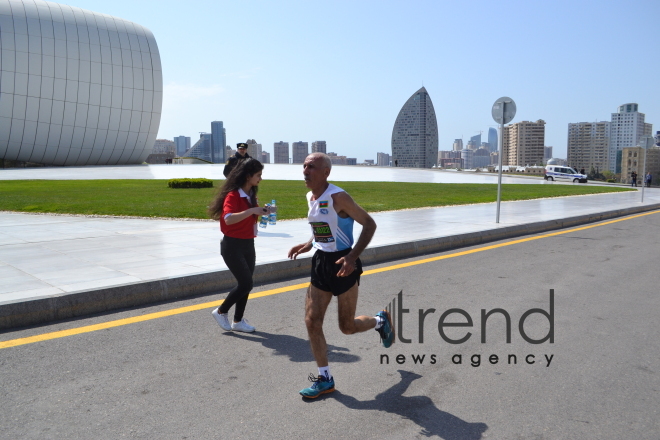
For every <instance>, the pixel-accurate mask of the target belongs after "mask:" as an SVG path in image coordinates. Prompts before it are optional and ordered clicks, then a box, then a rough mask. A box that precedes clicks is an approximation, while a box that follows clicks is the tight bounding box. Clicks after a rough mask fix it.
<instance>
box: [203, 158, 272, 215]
mask: <svg viewBox="0 0 660 440" xmlns="http://www.w3.org/2000/svg"><path fill="white" fill-rule="evenodd" d="M263 169H264V166H263V164H262V163H261V162H259V161H258V160H257V159H253V158H251V157H248V158H246V159H242V160H239V161H238V163H237V164H236V166H235V167H234V169H233V170H231V173H229V175H228V176H227V180H225V183H224V185H222V188H220V191H219V192H218V195H217V196H216V197H215V199H214V200H213V202H212V203H211V206H209V215H210V216H211V218H212V219H214V220H218V219H219V218H220V216H221V215H222V210H223V206H224V203H225V199H226V198H227V194H229V193H230V192H232V191H235V190H237V189H239V188H241V187H242V186H243V185H245V183H246V182H247V181H248V179H249V178H250V177H252V176H254V175H255V174H257V173H258V172H259V171H261V170H263ZM258 189H259V188H258V187H256V186H253V187H252V191H250V194H248V195H249V196H250V204H251V205H252V207H255V206H257V191H258Z"/></svg>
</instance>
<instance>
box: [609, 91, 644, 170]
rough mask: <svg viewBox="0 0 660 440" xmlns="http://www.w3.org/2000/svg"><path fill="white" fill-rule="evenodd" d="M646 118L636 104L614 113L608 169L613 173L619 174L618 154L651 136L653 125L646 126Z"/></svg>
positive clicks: (625, 106)
mask: <svg viewBox="0 0 660 440" xmlns="http://www.w3.org/2000/svg"><path fill="white" fill-rule="evenodd" d="M644 118H645V115H644V113H640V112H639V106H638V105H637V104H636V103H634V102H633V103H628V104H623V105H620V106H619V109H618V111H617V112H616V113H612V122H611V124H610V146H609V154H608V167H609V170H610V171H612V172H613V173H614V172H617V152H619V151H622V150H623V149H624V148H627V147H635V146H637V142H638V141H639V138H640V137H642V136H644V135H651V133H652V127H651V124H645V123H644ZM647 131H648V133H647ZM619 154H621V153H619ZM619 172H620V169H619Z"/></svg>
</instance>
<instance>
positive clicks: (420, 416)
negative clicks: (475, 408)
mask: <svg viewBox="0 0 660 440" xmlns="http://www.w3.org/2000/svg"><path fill="white" fill-rule="evenodd" d="M398 371H399V374H400V375H401V382H399V383H398V384H396V385H394V386H392V387H391V388H390V389H388V390H386V391H384V392H382V393H380V394H378V395H377V396H376V397H375V398H374V399H373V400H365V401H360V400H357V399H356V398H354V397H352V396H349V395H347V394H342V393H340V392H339V391H335V392H334V393H331V394H326V396H327V397H326V398H328V399H329V398H334V399H335V400H337V402H339V403H341V404H343V405H344V406H346V407H347V408H350V409H356V410H365V409H366V410H377V411H386V412H389V413H393V414H397V415H399V416H401V417H403V418H406V419H408V420H410V421H412V422H414V423H416V424H417V425H419V426H420V427H421V428H422V430H421V431H420V434H422V435H424V436H426V437H432V436H438V437H440V438H443V439H445V440H478V439H481V437H482V435H483V433H484V432H485V431H486V430H487V429H488V425H486V424H485V423H469V422H466V421H465V420H461V419H460V418H458V417H456V416H454V415H452V414H449V413H448V412H445V411H440V410H439V409H438V408H437V407H436V406H435V404H434V403H433V401H432V400H431V398H429V397H427V396H412V397H406V396H404V395H403V393H405V392H406V390H407V389H408V387H409V386H410V384H411V383H412V382H413V381H414V380H416V379H419V378H420V377H422V376H420V375H419V374H416V373H412V372H410V371H404V370H398Z"/></svg>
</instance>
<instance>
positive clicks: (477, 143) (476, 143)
mask: <svg viewBox="0 0 660 440" xmlns="http://www.w3.org/2000/svg"><path fill="white" fill-rule="evenodd" d="M479 147H481V133H479V134H477V135H474V136H472V137H471V138H470V140H469V141H468V149H469V150H476V149H478V148H479Z"/></svg>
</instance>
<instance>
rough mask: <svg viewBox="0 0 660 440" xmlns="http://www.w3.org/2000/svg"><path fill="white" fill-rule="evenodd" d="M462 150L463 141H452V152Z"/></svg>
mask: <svg viewBox="0 0 660 440" xmlns="http://www.w3.org/2000/svg"><path fill="white" fill-rule="evenodd" d="M462 149H463V139H454V144H453V145H452V150H454V151H461V150H462Z"/></svg>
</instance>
